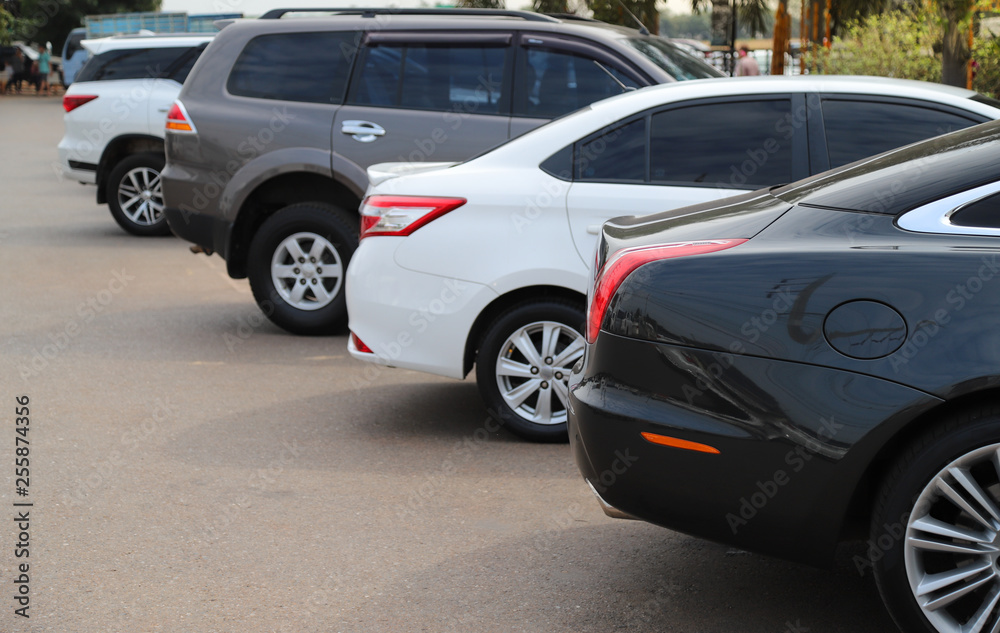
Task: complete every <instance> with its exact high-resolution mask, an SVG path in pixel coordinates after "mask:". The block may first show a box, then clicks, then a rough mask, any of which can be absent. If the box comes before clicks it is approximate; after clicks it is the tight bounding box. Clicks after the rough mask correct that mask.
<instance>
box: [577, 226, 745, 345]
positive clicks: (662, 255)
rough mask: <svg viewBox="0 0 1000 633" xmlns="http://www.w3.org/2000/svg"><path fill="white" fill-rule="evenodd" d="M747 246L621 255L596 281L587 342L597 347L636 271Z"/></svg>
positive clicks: (679, 247) (723, 243)
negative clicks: (612, 307) (607, 317)
mask: <svg viewBox="0 0 1000 633" xmlns="http://www.w3.org/2000/svg"><path fill="white" fill-rule="evenodd" d="M743 242H746V240H743V239H740V240H703V241H700V242H677V243H675V244H658V245H656V246H637V247H635V248H624V249H622V250H620V251H618V252H617V253H615V254H614V255H612V256H611V259H609V260H608V261H607V263H605V264H604V267H603V268H602V269H601V270H600V272H598V273H597V278H596V279H595V280H594V289H593V293H592V294H591V299H590V305H589V306H588V307H587V342H588V343H593V342H594V341H595V340H597V334H598V333H599V332H600V331H601V323H602V322H603V321H604V311H605V310H607V308H608V303H609V302H610V301H611V297H612V296H614V294H615V292H616V291H617V290H618V287H619V286H621V285H622V282H623V281H625V278H626V277H628V276H629V275H630V274H632V272H633V271H634V270H635V269H636V268H638V267H640V266H642V265H643V264H648V263H650V262H654V261H657V260H661V259H674V258H677V257H689V256H691V255H704V254H706V253H714V252H716V251H723V250H726V249H727V248H732V247H734V246H739V245H740V244H742V243H743Z"/></svg>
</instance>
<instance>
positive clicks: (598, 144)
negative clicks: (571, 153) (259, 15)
mask: <svg viewBox="0 0 1000 633" xmlns="http://www.w3.org/2000/svg"><path fill="white" fill-rule="evenodd" d="M647 136H648V135H647V134H646V119H645V118H642V119H639V120H637V121H632V122H630V123H626V124H624V125H620V126H617V127H610V128H607V129H605V130H604V131H603V132H601V133H600V135H599V136H596V137H593V138H590V139H587V140H585V141H581V142H580V144H579V146H578V148H577V150H576V152H575V162H576V169H575V171H576V179H577V180H580V181H585V182H586V181H590V182H632V183H644V182H646V139H647Z"/></svg>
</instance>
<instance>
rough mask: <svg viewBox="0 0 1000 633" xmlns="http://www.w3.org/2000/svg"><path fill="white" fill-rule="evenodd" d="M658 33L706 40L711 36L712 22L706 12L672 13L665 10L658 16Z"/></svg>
mask: <svg viewBox="0 0 1000 633" xmlns="http://www.w3.org/2000/svg"><path fill="white" fill-rule="evenodd" d="M660 35H663V36H664V37H685V38H691V39H695V40H707V39H711V37H712V22H711V19H710V18H709V16H708V14H707V13H694V14H691V15H674V14H672V13H670V12H669V11H666V12H664V13H663V15H662V16H661V17H660Z"/></svg>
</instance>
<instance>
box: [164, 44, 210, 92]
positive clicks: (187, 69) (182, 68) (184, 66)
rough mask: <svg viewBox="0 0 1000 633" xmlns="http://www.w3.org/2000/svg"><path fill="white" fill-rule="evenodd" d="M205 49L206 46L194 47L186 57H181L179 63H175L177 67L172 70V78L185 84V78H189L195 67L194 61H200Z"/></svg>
mask: <svg viewBox="0 0 1000 633" xmlns="http://www.w3.org/2000/svg"><path fill="white" fill-rule="evenodd" d="M204 50H205V47H204V46H199V47H198V48H194V49H192V50H191V52H190V53H189V54H188V55H187V56H186V57H184V58H183V59H181V60H180V61H179V62H178V64H176V65H175V68H174V69H173V70H172V71H171V72H170V79H173V80H174V81H176V82H177V83H179V84H183V83H184V80H185V79H187V76H188V75H189V74H190V73H191V69H192V68H194V63H195V62H196V61H198V58H199V57H201V53H202V51H204Z"/></svg>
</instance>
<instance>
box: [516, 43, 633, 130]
mask: <svg viewBox="0 0 1000 633" xmlns="http://www.w3.org/2000/svg"><path fill="white" fill-rule="evenodd" d="M524 53H525V64H524V66H523V67H522V70H521V71H520V72H519V73H518V77H517V80H516V81H515V83H516V85H517V88H516V93H517V94H515V102H516V103H518V104H519V107H518V111H517V112H516V113H515V114H517V115H519V116H527V117H540V118H549V119H551V118H555V117H558V116H561V115H563V114H566V113H568V112H572V111H574V110H579V109H580V108H582V107H585V106H588V105H590V104H591V103H593V102H595V101H599V100H601V99H605V98H607V97H612V96H614V95H617V94H621V93H622V87H621V85H619V83H618V82H621V83H622V84H624V85H625V86H627V87H629V88H637V87H638V84H637V83H636V82H635V81H634V80H633V79H632V78H630V77H628V76H627V75H625V74H624V73H622V72H621V71H620V70H619V69H617V68H614V67H612V66H610V65H608V64H606V63H599V62H597V61H596V60H594V59H592V58H590V57H585V56H582V55H576V54H573V53H568V52H562V51H556V50H552V49H547V48H533V47H532V48H525V49H524ZM609 73H610V75H613V76H614V78H612V77H611V76H609ZM615 79H617V80H618V81H615Z"/></svg>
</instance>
